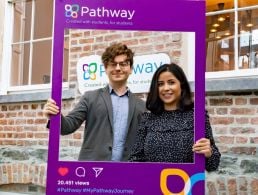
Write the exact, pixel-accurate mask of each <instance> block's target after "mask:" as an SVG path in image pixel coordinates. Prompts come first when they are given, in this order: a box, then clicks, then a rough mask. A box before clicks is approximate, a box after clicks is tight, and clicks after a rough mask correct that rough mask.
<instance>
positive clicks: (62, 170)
mask: <svg viewBox="0 0 258 195" xmlns="http://www.w3.org/2000/svg"><path fill="white" fill-rule="evenodd" d="M68 172H69V169H68V168H67V167H59V169H58V173H59V175H61V176H65V175H66V174H67V173H68Z"/></svg>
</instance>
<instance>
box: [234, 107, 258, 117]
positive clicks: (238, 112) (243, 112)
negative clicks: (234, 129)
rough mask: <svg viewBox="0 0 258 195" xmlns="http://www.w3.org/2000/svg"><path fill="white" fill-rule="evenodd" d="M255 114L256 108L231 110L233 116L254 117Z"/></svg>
mask: <svg viewBox="0 0 258 195" xmlns="http://www.w3.org/2000/svg"><path fill="white" fill-rule="evenodd" d="M255 113H256V109H255V108H231V112H230V114H232V115H254V114H255Z"/></svg>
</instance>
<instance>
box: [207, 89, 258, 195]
mask: <svg viewBox="0 0 258 195" xmlns="http://www.w3.org/2000/svg"><path fill="white" fill-rule="evenodd" d="M206 104H207V110H208V111H209V114H210V121H211V124H212V128H213V134H214V137H215V140H216V143H217V146H218V147H219V149H220V152H221V153H222V158H221V164H220V167H219V170H218V171H217V172H215V173H210V174H208V175H207V183H206V192H207V194H210V195H215V194H225V195H226V194H230V195H234V194H235V195H237V194H241V195H249V194H258V158H257V157H258V153H257V148H258V92H234V93H233V92H232V93H224V92H221V93H207V96H206Z"/></svg>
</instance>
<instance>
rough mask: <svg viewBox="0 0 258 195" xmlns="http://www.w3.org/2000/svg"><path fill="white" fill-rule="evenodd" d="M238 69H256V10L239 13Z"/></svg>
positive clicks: (257, 19)
mask: <svg viewBox="0 0 258 195" xmlns="http://www.w3.org/2000/svg"><path fill="white" fill-rule="evenodd" d="M239 21H240V23H239V34H240V36H239V64H238V67H239V68H240V69H247V68H257V67H258V54H257V53H258V9H254V10H245V11H239Z"/></svg>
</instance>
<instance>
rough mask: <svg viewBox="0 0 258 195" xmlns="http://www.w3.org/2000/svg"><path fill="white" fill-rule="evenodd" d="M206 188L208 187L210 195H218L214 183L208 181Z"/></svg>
mask: <svg viewBox="0 0 258 195" xmlns="http://www.w3.org/2000/svg"><path fill="white" fill-rule="evenodd" d="M206 186H207V189H208V193H209V195H217V194H218V193H217V190H216V187H215V183H214V182H211V181H208V182H207V183H206Z"/></svg>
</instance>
